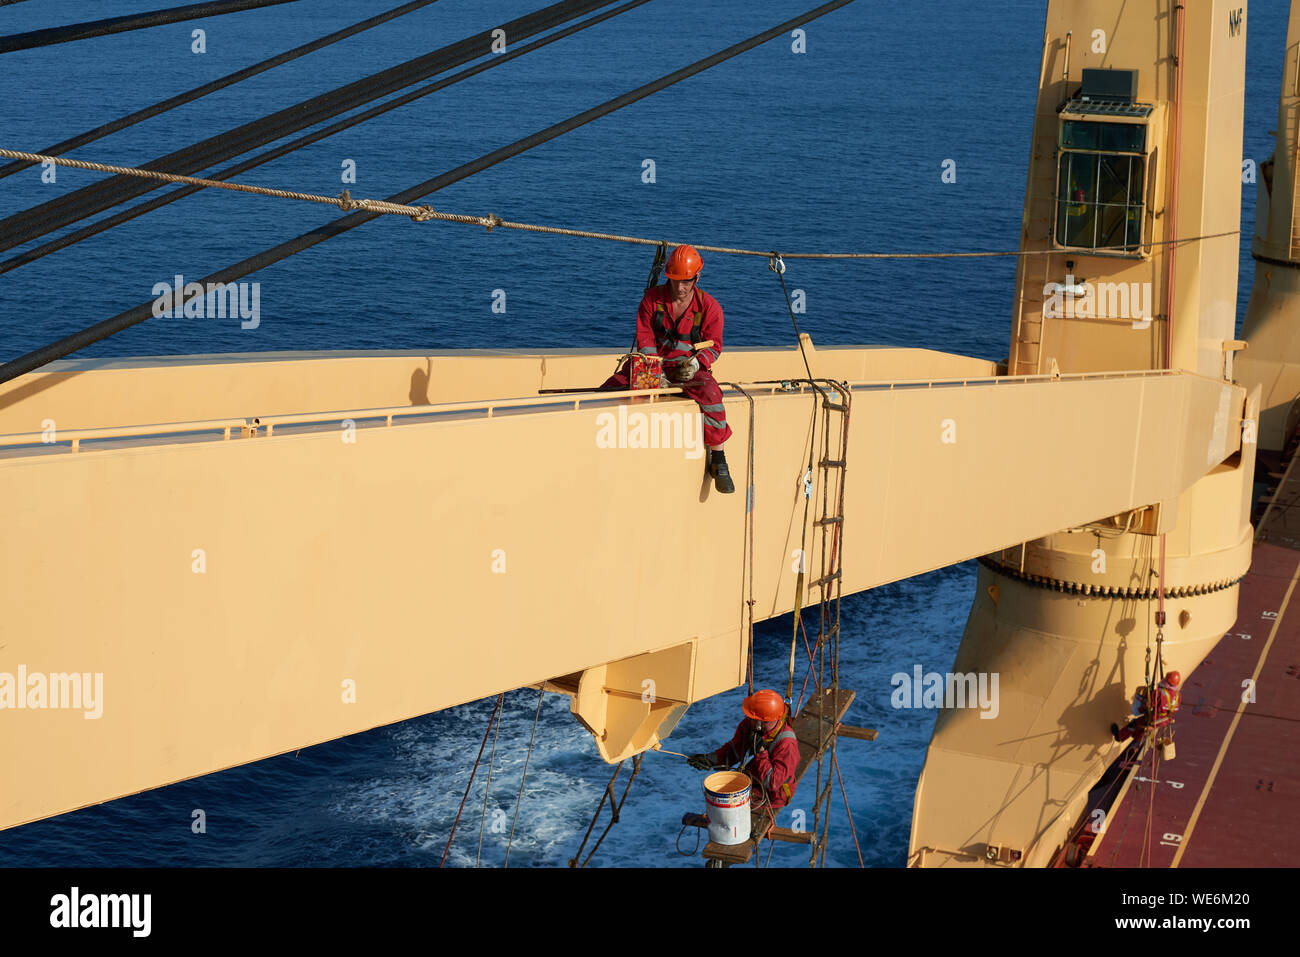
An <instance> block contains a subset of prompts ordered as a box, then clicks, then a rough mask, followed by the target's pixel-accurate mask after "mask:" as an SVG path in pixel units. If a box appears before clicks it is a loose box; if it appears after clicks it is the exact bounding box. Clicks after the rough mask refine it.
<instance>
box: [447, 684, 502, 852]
mask: <svg viewBox="0 0 1300 957" xmlns="http://www.w3.org/2000/svg"><path fill="white" fill-rule="evenodd" d="M505 696H506V694H505V692H504V691H503V692H501V694H500V695H498V696H497V704H496V707H495V708H493V709H492V717H491V718H489V719H488V726H487V727H486V728H484V729H483V743H482V744H480V745H479V746H478V757H477V758H475V759H474V769H473V770H472V771H470V773H469V781H468V782H466V784H465V794H464V795H463V796H462V797H461V799H460V808H459V810H457V811H456V820H455V821H453V822H452V825H451V833H450V834H448V835H447V846H446V847H444V848H443V849H442V860H441V861H439V862H438V866H439V867H442V866H443V865H444V864H446V863H447V852H448V851H450V850H451V842H452V840H453V839H454V838H455V837H456V827H457V825H459V824H460V815H461V812H462V811H464V810H465V800H466V799H467V798H468V797H469V789H470V785H472V784H473V783H474V775H476V774H478V765H479V762H480V761H482V760H483V749H484V748H485V747H487V739H488V732H489V731H491V730H492V722H494V721H495V720H496V717H497V713H498V712H499V711H500V710H501V702H502V700H504V699H505Z"/></svg>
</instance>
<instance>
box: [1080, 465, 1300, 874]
mask: <svg viewBox="0 0 1300 957" xmlns="http://www.w3.org/2000/svg"><path fill="white" fill-rule="evenodd" d="M1295 461H1296V460H1295V459H1292V461H1291V465H1290V467H1288V469H1287V472H1286V476H1285V478H1284V479H1283V480H1282V482H1281V485H1280V486H1279V488H1278V490H1277V493H1276V494H1275V496H1274V500H1273V502H1272V503H1271V504H1270V505H1269V508H1268V511H1267V513H1266V514H1265V515H1264V517H1263V519H1262V520H1261V521H1260V522H1259V524H1258V534H1257V535H1256V540H1255V550H1254V557H1253V559H1252V562H1251V568H1250V572H1249V573H1248V574H1247V576H1246V577H1245V579H1243V581H1242V583H1241V591H1240V600H1239V601H1240V603H1239V606H1238V612H1237V622H1236V624H1235V625H1234V627H1233V631H1232V632H1230V633H1229V634H1227V635H1225V636H1224V637H1223V639H1222V640H1220V642H1219V644H1218V645H1216V646H1215V649H1214V651H1212V652H1211V653H1210V655H1209V656H1208V657H1207V658H1206V659H1205V661H1204V662H1202V664H1201V665H1200V667H1198V668H1197V669H1196V671H1195V672H1194V673H1193V674H1192V675H1190V677H1188V678H1187V679H1186V681H1185V683H1184V686H1183V694H1182V708H1181V710H1180V711H1179V715H1178V719H1177V723H1176V727H1175V735H1174V737H1175V742H1176V747H1177V756H1176V757H1175V759H1174V760H1173V761H1171V762H1162V761H1157V762H1155V763H1156V765H1157V766H1156V767H1155V769H1154V773H1153V767H1152V766H1153V759H1152V756H1151V755H1150V754H1148V755H1146V756H1145V757H1144V758H1143V759H1142V762H1141V765H1140V767H1139V768H1137V769H1136V770H1135V772H1134V774H1133V776H1132V778H1131V779H1130V780H1129V782H1128V784H1127V787H1126V789H1125V790H1124V791H1122V792H1121V794H1120V796H1119V798H1118V799H1117V800H1116V802H1115V805H1114V806H1113V807H1112V808H1111V810H1110V812H1109V814H1108V816H1107V820H1106V825H1105V828H1104V830H1103V832H1102V833H1101V834H1100V835H1099V836H1098V837H1097V839H1096V840H1095V841H1094V842H1093V845H1092V848H1091V854H1090V856H1089V857H1088V859H1087V864H1089V865H1091V866H1094V867H1241V868H1246V867H1294V866H1295V865H1296V863H1297V860H1298V859H1300V855H1298V854H1297V851H1300V833H1297V831H1296V829H1295V827H1294V822H1295V821H1296V820H1297V819H1300V760H1297V756H1300V595H1296V594H1295V592H1296V583H1297V581H1298V580H1300V469H1297V468H1295ZM1251 680H1253V682H1254V701H1249V700H1247V701H1243V700H1242V699H1243V697H1244V696H1247V694H1248V684H1247V683H1248V681H1251Z"/></svg>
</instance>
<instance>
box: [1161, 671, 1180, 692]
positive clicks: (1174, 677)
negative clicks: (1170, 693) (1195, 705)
mask: <svg viewBox="0 0 1300 957" xmlns="http://www.w3.org/2000/svg"><path fill="white" fill-rule="evenodd" d="M1165 681H1166V682H1168V683H1169V687H1171V688H1177V687H1178V686H1179V685H1180V684H1182V682H1183V676H1182V675H1180V674H1179V673H1178V672H1177V671H1170V672H1169V673H1168V674H1166V675H1165Z"/></svg>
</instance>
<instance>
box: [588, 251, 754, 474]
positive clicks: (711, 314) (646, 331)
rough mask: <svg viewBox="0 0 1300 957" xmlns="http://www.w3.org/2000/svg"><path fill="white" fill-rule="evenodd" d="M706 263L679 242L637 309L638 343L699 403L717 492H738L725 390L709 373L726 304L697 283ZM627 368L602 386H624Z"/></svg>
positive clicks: (719, 348)
mask: <svg viewBox="0 0 1300 957" xmlns="http://www.w3.org/2000/svg"><path fill="white" fill-rule="evenodd" d="M703 267H704V261H703V260H702V259H700V254H699V253H698V252H696V251H695V247H694V246H678V247H677V248H676V249H674V250H673V251H672V254H671V255H670V256H669V257H668V264H667V265H666V266H665V267H664V275H665V276H667V277H668V280H667V282H665V283H663V285H660V286H654V287H652V288H650V289H648V290H646V294H645V295H644V296H643V297H642V298H641V306H640V308H638V309H637V311H636V347H637V351H638V352H640V353H642V354H644V355H652V356H653V355H658V356H660V357H661V358H662V359H663V360H664V372H665V374H666V375H667V377H668V379H669V381H670V382H672V383H673V384H674V385H679V386H681V389H682V392H683V393H684V394H685V395H687V396H689V397H690V398H692V399H694V400H695V401H696V402H698V403H699V404H700V416H701V418H702V420H703V424H704V444H705V445H707V446H708V447H709V457H708V461H707V462H706V468H707V469H708V472H709V474H710V475H712V476H713V482H714V486H715V487H716V488H717V490H718V491H719V492H734V491H735V490H736V486H735V483H733V482H732V480H731V471H730V470H729V469H728V468H727V457H726V455H725V454H723V451H722V443H724V442H726V441H727V439H729V438H731V426H729V425H727V411H726V409H725V408H724V407H723V405H722V389H721V388H719V387H718V383H717V380H715V379H714V378H713V373H712V372H710V371H709V369H710V368H711V367H712V366H713V363H715V362H717V361H718V356H719V355H720V354H721V352H722V307H721V306H719V305H718V300H716V299H714V298H713V297H712V296H710V295H709V294H708V293H707V292H705V291H704V290H703V289H701V288H700V287H699V285H698V284H697V283H696V279H697V278H698V276H699V274H700V270H701V269H702V268H703ZM708 340H712V342H713V344H712V345H710V346H708V347H706V348H704V349H700V350H699V351H696V350H695V349H694V348H693V346H694V345H695V344H696V343H699V342H705V341H708ZM674 360H680V361H674ZM628 361H629V362H630V361H631V360H628ZM627 367H628V363H627V362H624V363H623V365H622V366H621V367H620V368H619V370H618V371H617V372H616V373H614V374H613V375H612V376H610V377H609V379H607V380H606V381H605V383H604V384H603V385H602V386H601V387H600V388H601V390H611V389H626V388H627V387H628V368H627Z"/></svg>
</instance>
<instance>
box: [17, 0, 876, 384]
mask: <svg viewBox="0 0 1300 957" xmlns="http://www.w3.org/2000/svg"><path fill="white" fill-rule="evenodd" d="M851 2H852V0H832V2H830V3H825V4H822V5H821V6H819V7H816V8H815V9H813V10H810V11H807V12H806V13H802V14H800V15H799V16H797V17H794V18H793V19H791V20H787V21H786V22H784V23H782V24H780V25H778V26H776V27H773V28H772V29H770V30H765V31H763V32H762V33H759V34H757V35H755V36H753V37H750V38H749V39H748V40H743V41H741V42H740V43H736V44H733V45H732V46H730V47H727V48H726V49H725V50H722V51H719V52H718V53H715V54H713V55H711V56H708V57H705V58H704V59H702V60H697V61H696V62H694V63H692V64H690V65H688V66H685V67H682V68H681V69H679V70H674V71H673V72H672V73H668V74H666V75H664V76H661V77H660V78H659V79H657V80H652V81H651V82H649V83H646V84H643V85H642V86H639V87H637V88H636V89H634V90H631V91H629V92H627V93H624V94H622V95H621V96H617V97H615V98H613V99H611V100H606V101H605V102H604V103H601V104H599V105H598V106H594V107H591V108H590V109H587V110H583V111H582V112H581V113H577V114H575V115H573V116H571V117H569V118H568V119H566V120H562V121H560V122H559V123H554V124H552V125H551V126H548V127H546V128H545V129H543V130H539V131H538V132H536V133H533V134H531V135H530V136H526V137H524V138H523V139H520V140H516V141H515V142H513V143H510V144H509V145H507V146H503V147H501V148H499V149H496V150H493V151H492V152H491V153H487V154H485V155H484V156H480V157H478V158H477V159H475V160H471V161H470V162H468V163H464V164H462V165H460V166H458V167H456V168H455V169H453V170H451V171H450V172H447V173H443V174H441V175H440V176H436V177H434V178H433V179H430V180H426V181H424V182H423V183H419V184H417V185H415V186H412V187H410V188H408V189H405V190H402V191H401V192H400V193H396V194H394V195H393V196H391V197H390V198H389V202H393V203H409V202H411V201H412V200H415V199H418V198H420V197H422V196H424V195H426V194H428V193H432V192H435V191H437V190H439V189H442V188H443V187H444V186H447V185H450V184H451V183H455V182H458V181H459V180H462V179H464V178H465V177H467V176H471V175H473V174H475V173H478V172H480V171H482V170H484V169H487V168H488V167H490V166H493V165H495V164H497V163H500V162H502V161H503V160H506V159H509V158H510V157H512V156H516V155H518V154H519V153H522V152H524V151H525V150H529V149H532V148H533V147H535V146H540V145H541V144H542V143H546V142H549V141H550V140H553V139H555V138H556V137H557V136H561V135H563V134H564V133H568V132H570V131H571V130H575V129H577V128H579V127H581V126H585V125H586V124H588V123H590V122H592V121H593V120H597V119H599V118H600V117H602V116H605V115H607V114H609V113H612V112H614V111H615V110H619V109H622V108H623V107H625V106H628V105H630V104H632V103H635V102H637V101H638V100H642V99H644V98H645V97H647V96H650V95H651V94H652V93H657V92H659V91H660V90H662V89H665V88H666V87H669V86H672V85H673V84H675V83H680V82H681V81H682V80H685V79H687V78H689V77H692V76H694V75H696V74H697V73H701V72H703V71H704V70H707V69H709V68H710V67H713V66H716V65H717V64H718V63H721V62H723V61H724V60H728V59H730V58H732V57H734V56H738V55H739V54H741V53H744V52H746V51H747V50H750V49H752V48H754V47H756V46H758V45H759V44H760V43H764V42H766V41H768V40H771V39H773V38H774V37H777V36H780V35H782V34H783V33H785V32H787V31H788V30H790V29H793V28H794V27H797V26H800V25H801V24H804V23H807V22H808V21H810V20H813V19H816V18H817V17H820V16H823V15H824V14H827V13H830V12H831V11H833V10H838V9H839V8H840V7H843V6H847V5H848V4H849V3H851ZM380 215H382V214H380V213H372V212H356V213H351V214H349V215H347V216H344V217H342V218H340V219H336V220H333V221H331V222H329V223H326V224H324V225H322V226H319V227H317V228H316V229H313V230H312V231H311V232H308V233H304V234H302V235H301V236H298V237H296V238H294V239H290V240H288V241H286V242H283V243H280V244H279V245H276V246H273V247H271V248H270V249H266V250H263V251H262V252H260V253H257V254H255V255H253V256H250V257H248V258H247V259H244V260H242V261H241V262H238V263H235V264H234V265H232V266H227V267H226V268H224V269H221V270H218V271H217V272H215V273H212V274H211V275H209V276H205V277H204V278H203V280H202V282H203V283H204V284H205V285H206V284H207V283H230V282H234V281H236V280H238V279H240V278H242V277H244V276H247V275H248V274H249V273H253V272H256V271H257V270H259V269H262V268H264V267H266V266H269V265H271V264H272V263H275V262H279V261H280V260H281V259H285V258H287V257H288V256H292V255H294V254H295V253H299V252H302V251H303V250H304V249H309V248H311V247H312V246H315V245H317V244H318V243H322V242H324V241H325V240H327V239H332V238H333V237H335V236H338V235H340V234H342V233H345V232H347V231H348V230H350V229H355V228H356V227H358V226H360V225H362V224H363V223H368V222H370V221H371V220H372V219H375V218H376V217H378V216H380ZM153 311H154V303H153V302H152V301H150V302H146V303H143V304H141V305H138V306H135V307H134V308H132V309H128V310H126V311H125V312H122V313H119V314H118V315H116V316H113V317H112V318H110V319H105V320H103V321H102V322H98V323H96V324H95V325H93V326H89V327H87V328H85V329H82V330H80V331H78V332H75V333H73V334H72V335H69V336H65V337H64V338H62V339H60V340H58V341H57V342H52V343H50V344H48V345H46V346H42V347H41V348H39V349H36V350H34V351H33V352H29V353H27V354H26V355H23V356H19V357H18V358H16V359H13V360H11V361H9V362H6V363H4V364H3V365H0V383H2V382H8V381H9V380H10V379H13V378H16V377H17V376H20V375H22V374H24V373H26V372H31V371H32V370H33V369H37V368H40V367H41V366H43V365H45V364H46V363H48V362H52V361H54V360H55V359H61V358H63V357H64V356H66V355H69V354H70V353H73V352H76V351H78V350H79V349H84V348H85V347H86V346H88V345H91V344H92V343H95V342H99V341H100V340H101V339H106V338H108V337H109V336H111V335H114V334H115V333H118V332H121V331H122V330H123V329H128V328H130V327H131V326H134V325H137V324H138V323H141V322H144V321H145V320H146V319H149V318H151V317H152V316H153Z"/></svg>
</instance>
